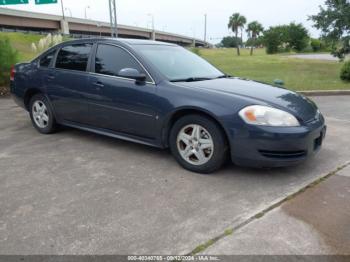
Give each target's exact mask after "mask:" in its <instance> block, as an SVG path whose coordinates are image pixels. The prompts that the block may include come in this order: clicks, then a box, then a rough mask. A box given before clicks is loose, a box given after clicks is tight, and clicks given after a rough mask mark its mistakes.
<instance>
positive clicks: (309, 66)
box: [200, 48, 350, 90]
mask: <svg viewBox="0 0 350 262" xmlns="http://www.w3.org/2000/svg"><path fill="white" fill-rule="evenodd" d="M241 51H242V55H241V56H237V55H236V49H231V48H228V49H201V50H200V54H201V56H202V57H203V58H205V59H207V60H208V61H210V62H211V63H212V64H214V65H216V66H217V67H218V68H220V69H221V70H222V71H224V72H225V73H227V74H230V75H233V76H239V77H243V78H249V79H254V80H258V81H262V82H267V83H273V81H274V80H275V79H282V80H283V81H284V82H285V86H286V87H287V88H289V89H292V90H332V89H333V90H335V89H350V83H349V82H344V81H342V80H340V77H339V74H340V68H341V66H342V65H343V63H339V62H332V61H321V60H304V59H297V58H291V57H288V55H289V54H290V53H288V54H278V55H267V54H266V53H265V50H264V49H258V50H255V53H254V55H253V56H252V57H251V56H250V55H249V50H247V49H245V50H241Z"/></svg>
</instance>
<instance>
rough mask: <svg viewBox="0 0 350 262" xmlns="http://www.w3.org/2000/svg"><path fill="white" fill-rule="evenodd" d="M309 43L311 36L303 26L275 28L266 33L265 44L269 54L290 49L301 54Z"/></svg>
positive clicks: (290, 25) (292, 24)
mask: <svg viewBox="0 0 350 262" xmlns="http://www.w3.org/2000/svg"><path fill="white" fill-rule="evenodd" d="M308 43H309V35H308V32H307V30H306V28H305V27H304V26H303V25H302V24H295V23H290V24H289V25H280V26H274V27H270V28H269V29H268V30H266V31H265V32H264V44H265V46H266V52H267V53H268V54H275V53H278V52H280V51H288V50H290V49H294V50H296V51H298V52H300V51H302V50H303V49H305V48H306V47H307V45H308Z"/></svg>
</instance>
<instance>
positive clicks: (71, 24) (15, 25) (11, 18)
mask: <svg viewBox="0 0 350 262" xmlns="http://www.w3.org/2000/svg"><path fill="white" fill-rule="evenodd" d="M0 30H1V31H25V32H32V33H57V32H61V33H67V34H68V33H69V34H70V35H71V36H72V37H75V38H78V37H92V36H100V35H101V36H110V35H111V30H110V24H109V23H106V22H101V21H94V20H87V19H80V18H74V17H66V18H65V20H63V18H62V16H58V15H49V14H43V13H34V12H27V11H19V10H14V9H8V8H0ZM152 34H153V32H152V30H151V29H147V28H141V27H134V26H127V25H118V37H121V38H137V39H152ZM155 39H156V40H159V41H164V42H170V43H176V44H179V45H183V46H190V45H195V46H209V45H210V44H209V43H206V42H204V41H203V40H200V39H194V38H191V37H188V36H184V35H178V34H173V33H169V32H163V31H158V30H156V31H155Z"/></svg>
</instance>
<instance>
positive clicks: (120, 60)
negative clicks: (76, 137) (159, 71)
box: [89, 44, 157, 139]
mask: <svg viewBox="0 0 350 262" xmlns="http://www.w3.org/2000/svg"><path fill="white" fill-rule="evenodd" d="M93 64H94V70H93V71H94V73H91V76H90V79H89V82H90V83H89V85H90V92H91V94H90V98H89V99H90V101H89V112H90V116H91V122H92V124H93V125H94V126H98V127H100V128H104V129H109V130H113V131H117V132H121V133H125V134H128V135H136V136H140V137H144V138H150V139H152V138H154V137H155V136H156V128H155V122H156V106H157V97H156V85H155V84H154V83H153V80H152V79H151V77H150V76H149V75H148V74H147V72H146V71H145V70H144V68H143V67H142V66H141V64H140V63H139V62H138V61H137V60H136V59H135V57H134V56H133V55H131V53H129V51H127V50H126V49H124V48H122V47H119V46H115V45H109V44H99V45H98V46H97V48H96V55H95V59H94V62H93ZM125 68H133V69H136V70H138V71H139V72H142V73H145V74H146V75H147V81H146V82H145V83H142V84H140V83H137V82H136V81H135V80H133V79H127V78H121V77H119V76H118V72H119V71H120V70H121V69H125Z"/></svg>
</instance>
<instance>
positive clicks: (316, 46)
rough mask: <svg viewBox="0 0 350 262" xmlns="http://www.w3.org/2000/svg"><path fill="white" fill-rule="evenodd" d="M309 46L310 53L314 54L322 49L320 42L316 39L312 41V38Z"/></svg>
mask: <svg viewBox="0 0 350 262" xmlns="http://www.w3.org/2000/svg"><path fill="white" fill-rule="evenodd" d="M310 45H311V48H312V51H314V52H318V51H320V50H321V47H322V45H321V41H320V40H318V39H314V38H313V39H311V43H310Z"/></svg>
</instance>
